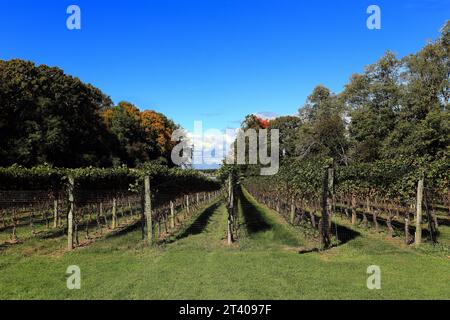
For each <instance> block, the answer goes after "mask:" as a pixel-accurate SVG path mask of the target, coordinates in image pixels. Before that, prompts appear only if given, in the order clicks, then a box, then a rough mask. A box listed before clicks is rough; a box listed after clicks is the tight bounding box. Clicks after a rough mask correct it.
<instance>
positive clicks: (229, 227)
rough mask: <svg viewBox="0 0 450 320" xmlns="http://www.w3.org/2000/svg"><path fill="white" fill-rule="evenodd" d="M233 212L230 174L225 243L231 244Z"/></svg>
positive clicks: (231, 178)
mask: <svg viewBox="0 0 450 320" xmlns="http://www.w3.org/2000/svg"><path fill="white" fill-rule="evenodd" d="M233 211H234V195H233V176H232V174H231V173H230V175H229V177H228V225H227V243H228V244H229V245H231V244H232V243H233Z"/></svg>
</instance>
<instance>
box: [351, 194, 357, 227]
mask: <svg viewBox="0 0 450 320" xmlns="http://www.w3.org/2000/svg"><path fill="white" fill-rule="evenodd" d="M351 202H352V203H351V206H352V225H354V226H356V225H357V224H358V212H357V206H358V203H357V201H356V195H355V194H354V193H353V194H352V201H351Z"/></svg>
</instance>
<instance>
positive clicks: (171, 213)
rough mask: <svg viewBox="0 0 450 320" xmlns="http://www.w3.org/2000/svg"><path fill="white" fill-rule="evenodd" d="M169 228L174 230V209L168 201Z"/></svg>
mask: <svg viewBox="0 0 450 320" xmlns="http://www.w3.org/2000/svg"><path fill="white" fill-rule="evenodd" d="M170 227H171V228H172V229H173V228H175V209H174V206H173V202H172V201H170Z"/></svg>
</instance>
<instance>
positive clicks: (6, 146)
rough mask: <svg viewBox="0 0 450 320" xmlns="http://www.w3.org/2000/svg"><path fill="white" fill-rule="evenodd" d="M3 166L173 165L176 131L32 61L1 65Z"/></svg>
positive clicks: (0, 163)
mask: <svg viewBox="0 0 450 320" xmlns="http://www.w3.org/2000/svg"><path fill="white" fill-rule="evenodd" d="M0 115H1V116H0V137H1V140H0V166H9V165H12V164H19V165H23V166H27V167H32V166H36V165H42V164H50V165H53V166H57V167H67V168H76V167H86V166H101V167H112V166H120V165H122V164H125V165H128V166H130V167H134V166H138V165H139V164H142V163H145V162H147V161H152V160H155V161H159V162H160V163H166V164H168V165H171V161H170V153H171V149H172V147H173V143H172V142H171V135H172V132H173V131H174V130H175V129H177V128H178V126H177V125H176V124H175V123H174V122H173V121H172V120H170V119H168V118H167V117H166V116H164V115H163V114H161V113H158V112H155V111H152V110H146V111H140V110H139V109H138V108H137V107H136V106H134V105H133V104H131V103H129V102H120V103H119V104H118V105H114V104H113V102H112V101H111V99H110V98H109V97H108V96H106V95H105V94H104V93H103V92H101V91H100V90H99V89H98V88H95V87H94V86H92V85H91V84H85V83H83V82H82V81H81V80H80V79H78V78H76V77H72V76H70V75H67V74H65V73H64V71H63V70H61V69H59V68H55V67H48V66H46V65H40V66H37V65H35V64H34V63H33V62H29V61H24V60H19V59H14V60H10V61H3V60H0Z"/></svg>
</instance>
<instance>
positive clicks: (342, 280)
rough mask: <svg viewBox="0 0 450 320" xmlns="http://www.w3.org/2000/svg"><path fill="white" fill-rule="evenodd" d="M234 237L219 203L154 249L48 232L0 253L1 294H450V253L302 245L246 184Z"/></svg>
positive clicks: (385, 245)
mask: <svg viewBox="0 0 450 320" xmlns="http://www.w3.org/2000/svg"><path fill="white" fill-rule="evenodd" d="M242 196H243V199H242V201H241V208H242V210H243V212H242V215H241V217H240V223H241V229H240V239H239V241H238V242H237V243H236V244H235V245H233V246H232V247H228V246H227V245H226V244H225V230H226V219H227V217H226V210H225V207H224V205H223V204H222V203H220V202H216V203H214V204H212V205H211V206H210V207H209V208H207V209H206V210H204V211H202V212H200V213H199V214H197V215H196V216H195V217H194V218H193V221H192V224H189V225H188V226H187V227H186V228H185V229H184V230H180V232H179V233H178V234H177V235H174V236H173V237H172V238H171V239H169V241H168V242H167V243H166V244H164V245H160V246H157V247H152V248H149V247H145V246H144V245H143V244H142V242H141V241H140V233H139V232H138V231H136V232H130V233H127V234H124V235H121V236H117V237H111V238H108V239H105V240H102V241H98V242H96V243H94V244H92V245H91V246H89V247H87V248H84V249H80V250H76V251H75V252H71V253H66V254H58V255H55V254H53V253H52V248H54V247H57V246H58V244H57V243H56V240H55V242H53V241H52V240H51V239H50V240H46V241H42V240H38V239H36V240H30V241H27V242H26V243H24V244H22V245H18V246H14V247H11V248H8V249H5V250H2V251H0V299H22V298H32V299H37V298H48V299H92V298H97V299H349V298H358V299H383V298H388V299H389V298H390V299H398V298H405V299H408V298H429V299H448V298H450V296H449V292H450V272H449V270H450V259H448V258H447V257H437V256H430V255H424V254H420V253H417V252H415V251H414V250H407V249H403V248H399V247H397V246H395V245H394V244H391V243H389V242H387V241H383V240H381V239H377V238H374V237H371V236H370V237H369V236H365V235H364V234H362V235H361V236H360V237H357V238H355V239H353V240H352V241H349V242H348V243H346V244H345V245H343V246H340V247H337V248H334V249H331V250H329V251H327V252H324V253H310V254H299V253H298V250H297V249H298V247H301V246H304V245H307V242H306V241H305V240H304V239H302V238H301V236H299V233H298V231H296V230H295V229H293V228H291V227H290V226H288V225H287V224H286V223H284V221H283V220H282V218H281V217H280V216H278V215H277V214H276V213H275V212H273V211H270V210H268V209H267V208H265V207H264V206H262V205H260V204H258V203H256V201H255V200H254V199H253V198H252V197H251V196H250V195H249V194H248V193H246V192H244V193H243V195H242ZM373 264H376V265H379V266H380V267H381V270H382V290H376V291H371V290H368V289H367V287H366V279H367V277H368V275H367V274H366V269H367V267H368V266H370V265H373ZM69 265H78V266H80V268H81V275H82V287H81V290H68V289H67V288H66V277H67V275H66V274H65V271H66V268H67V266H69Z"/></svg>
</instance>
